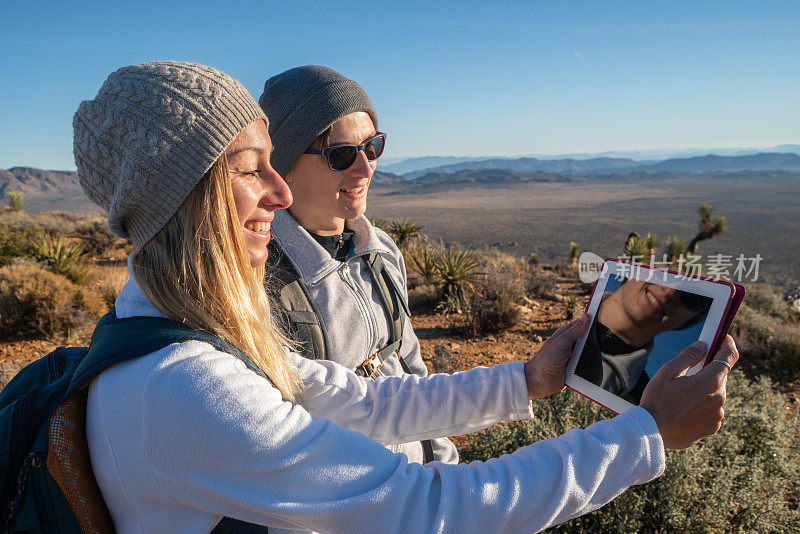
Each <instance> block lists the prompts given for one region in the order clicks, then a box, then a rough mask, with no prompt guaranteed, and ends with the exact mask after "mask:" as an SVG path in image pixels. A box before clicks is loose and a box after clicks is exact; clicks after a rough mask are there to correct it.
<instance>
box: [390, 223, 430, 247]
mask: <svg viewBox="0 0 800 534" xmlns="http://www.w3.org/2000/svg"><path fill="white" fill-rule="evenodd" d="M421 231H422V227H421V226H419V225H418V224H416V223H414V222H413V221H409V220H408V219H402V220H399V221H392V223H390V224H389V230H388V234H389V235H390V236H392V239H394V242H395V243H396V244H397V247H398V248H400V249H402V248H405V246H406V245H408V244H410V243H411V240H412V239H413V238H414V237H416V236H418V235H419V233H420V232H421Z"/></svg>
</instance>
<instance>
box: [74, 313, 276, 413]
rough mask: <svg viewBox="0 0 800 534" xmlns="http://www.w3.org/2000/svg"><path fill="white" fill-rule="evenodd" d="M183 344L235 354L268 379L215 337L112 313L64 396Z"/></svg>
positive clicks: (100, 325)
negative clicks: (206, 345)
mask: <svg viewBox="0 0 800 534" xmlns="http://www.w3.org/2000/svg"><path fill="white" fill-rule="evenodd" d="M184 341H204V342H206V343H209V344H210V345H212V346H213V347H214V348H216V349H217V350H220V351H222V352H227V353H229V354H233V355H234V356H236V357H237V358H239V359H240V360H242V361H243V362H244V363H245V365H247V367H248V368H250V369H251V370H253V371H255V372H256V373H258V374H259V375H261V376H264V377H265V375H264V372H263V371H261V369H259V368H258V367H257V366H256V365H255V364H254V363H253V362H252V360H250V358H249V357H248V356H247V355H246V354H244V353H243V352H242V351H240V350H239V349H237V348H236V347H234V346H233V345H231V344H230V343H227V342H225V341H223V340H222V339H220V338H218V337H217V336H215V335H213V334H210V333H208V332H204V331H202V330H195V329H193V328H191V327H189V326H187V325H184V324H181V323H178V322H175V321H171V320H169V319H165V318H162V317H128V318H125V319H117V317H116V315H115V314H114V312H113V311H111V312H109V313H108V314H106V315H105V316H104V317H103V318H102V319H101V320H100V322H99V323H98V324H97V327H95V330H94V333H93V334H92V340H91V342H90V344H89V351H88V352H87V354H86V356H85V357H84V358H83V360H81V362H80V364H78V367H77V368H76V369H75V373H74V374H73V376H72V380H71V381H70V384H69V387H68V388H67V391H66V393H65V395H64V397H65V398H66V397H67V396H69V395H70V394H72V393H74V392H75V391H77V390H79V389H81V388H83V387H84V386H86V385H87V384H88V383H89V382H91V380H92V379H93V378H94V377H96V376H97V375H99V374H100V373H102V372H103V371H105V370H106V369H108V368H110V367H112V366H114V365H116V364H118V363H122V362H125V361H128V360H132V359H134V358H138V357H139V356H144V355H145V354H150V353H151V352H155V351H157V350H160V349H162V348H164V347H166V346H168V345H171V344H173V343H182V342H184Z"/></svg>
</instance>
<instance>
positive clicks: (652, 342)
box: [575, 276, 713, 404]
mask: <svg viewBox="0 0 800 534" xmlns="http://www.w3.org/2000/svg"><path fill="white" fill-rule="evenodd" d="M712 301H713V299H712V298H710V297H706V296H703V295H698V294H696V293H689V292H687V291H682V290H680V289H676V288H673V287H667V286H664V285H659V284H655V283H651V282H644V281H640V280H636V279H633V278H629V277H623V276H611V277H610V278H609V280H608V283H607V284H606V286H605V288H604V291H603V295H602V297H601V300H600V303H599V305H598V309H597V312H596V314H595V316H594V320H593V322H592V327H591V329H590V331H589V335H588V337H587V339H586V343H585V344H584V347H583V351H582V352H581V356H580V359H579V360H578V365H577V367H576V368H575V374H576V375H577V376H579V377H581V378H583V379H584V380H587V381H588V382H591V383H593V384H595V385H597V386H600V387H601V388H603V389H604V390H606V391H609V392H611V393H613V394H615V395H618V396H620V397H622V398H623V399H625V400H627V401H628V402H631V403H633V404H639V400H640V399H641V396H642V391H644V387H645V386H646V385H647V382H648V381H649V380H650V377H652V376H653V375H654V374H655V373H656V371H658V369H659V368H661V366H662V365H663V364H664V363H666V362H667V361H669V360H671V359H672V358H674V357H675V355H676V354H678V353H679V352H681V351H682V350H683V349H685V348H686V347H688V346H689V345H691V344H692V343H694V342H695V341H697V340H698V339H700V332H701V331H702V330H703V326H704V325H705V321H706V318H707V317H708V312H709V310H710V308H711V303H712Z"/></svg>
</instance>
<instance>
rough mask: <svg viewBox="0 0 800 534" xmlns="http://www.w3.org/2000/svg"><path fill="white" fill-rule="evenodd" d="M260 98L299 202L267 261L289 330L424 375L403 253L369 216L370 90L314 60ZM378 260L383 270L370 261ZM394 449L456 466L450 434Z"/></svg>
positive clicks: (325, 346) (375, 144)
mask: <svg viewBox="0 0 800 534" xmlns="http://www.w3.org/2000/svg"><path fill="white" fill-rule="evenodd" d="M259 104H260V105H261V107H262V108H263V110H264V112H265V113H266V114H267V117H268V118H269V122H270V138H271V139H272V146H273V152H272V158H271V160H272V165H273V167H274V168H275V170H276V171H278V174H280V175H281V176H283V177H285V179H286V183H287V184H288V186H289V189H291V191H292V198H293V199H294V202H293V203H292V205H291V206H290V207H289V208H288V210H285V211H284V210H281V211H278V212H276V214H275V219H274V220H273V222H272V234H273V237H274V240H273V242H272V243H271V244H270V250H271V254H270V259H269V264H270V266H271V267H272V269H270V270H271V271H272V272H275V273H278V274H277V276H278V277H279V279H278V280H270V282H271V287H272V289H273V290H274V291H275V294H273V297H274V302H276V303H277V305H278V306H282V308H283V309H284V311H285V312H288V313H285V314H284V318H285V320H286V322H287V323H289V326H290V328H289V329H290V331H293V332H294V333H295V334H296V335H297V336H299V337H300V338H301V339H302V338H307V339H305V343H304V344H302V345H301V346H300V348H301V353H302V354H304V355H305V356H307V357H311V358H321V359H328V360H331V361H335V362H336V363H339V364H342V365H344V366H345V367H347V368H348V369H350V370H353V371H355V372H357V373H359V374H361V375H362V376H366V377H375V378H377V377H381V376H399V375H402V374H404V373H413V374H416V375H418V376H426V375H427V374H428V369H427V367H426V366H425V363H424V362H423V361H422V356H421V355H420V346H419V340H418V339H417V336H416V335H415V334H414V330H413V328H412V326H411V322H410V321H409V320H408V319H409V318H408V306H407V298H408V297H407V295H408V292H407V289H406V268H405V264H404V262H403V256H402V254H401V253H400V250H398V248H397V246H396V245H395V244H394V242H393V241H392V239H391V238H390V237H389V236H388V235H386V233H385V232H383V231H382V230H380V229H377V228H374V227H373V226H372V225H371V224H370V222H369V221H368V220H367V218H366V217H365V216H364V211H365V210H366V207H367V192H368V190H369V185H370V181H371V178H372V174H373V173H374V172H375V167H376V164H377V161H376V160H377V158H378V157H380V155H381V153H382V152H383V147H384V145H385V142H386V135H385V134H383V133H381V132H379V131H378V118H377V114H376V112H375V109H374V108H373V106H372V103H371V101H370V99H369V96H367V94H366V92H365V91H364V89H363V88H362V87H361V86H360V85H359V84H358V83H356V82H355V81H353V80H350V79H348V78H346V77H344V76H343V75H341V74H340V73H338V72H336V71H335V70H333V69H330V68H328V67H323V66H319V65H308V66H304V67H297V68H293V69H290V70H287V71H286V72H283V73H281V74H278V75H277V76H273V77H272V78H270V79H268V80H267V81H266V83H265V86H264V93H263V94H262V95H261V98H260V99H259ZM376 259H377V261H378V262H379V263H378V265H380V266H382V267H383V270H382V272H381V273H378V272H376V270H375V269H374V268H373V266H374V264H375V261H376ZM291 275H295V276H297V277H298V278H299V279H300V280H301V281H302V283H303V285H304V288H303V290H302V291H295V292H296V293H298V296H297V297H295V298H291V295H289V294H287V293H289V291H290V290H291V289H292V288H293V286H291V285H289V286H288V287H287V286H286V284H285V282H286V281H287V280H286V279H287V277H289V276H291ZM284 287H287V289H286V290H284ZM303 294H307V295H308V296H309V297H310V299H309V300H310V304H309V308H310V309H312V310H313V311H314V312H315V313H316V314H318V315H319V319H320V320H319V323H320V324H321V327H320V331H321V333H324V339H323V338H322V335H319V336H316V339H315V337H314V336H313V335H311V334H309V333H307V330H305V328H307V327H306V326H305V325H306V324H307V323H306V322H305V321H303V319H302V318H301V324H299V325H294V324H293V321H292V319H291V318H292V315H291V310H293V309H296V307H297V306H296V304H295V303H296V302H298V301H300V302H301V303H302V296H303ZM392 318H394V319H395V320H394V321H393V320H392ZM393 330H396V331H397V334H396V335H395V336H394V337H393V333H394V332H393ZM304 334H306V335H305V336H304ZM302 349H305V350H302ZM389 448H390V449H391V450H393V451H395V452H403V453H404V454H405V455H406V456H407V457H408V459H409V461H412V462H419V463H426V462H429V461H431V460H439V461H443V462H447V463H458V452H457V450H456V448H455V446H454V445H453V443H452V442H451V441H450V440H448V439H436V440H430V441H423V442H414V443H405V444H403V445H399V446H390V447H389Z"/></svg>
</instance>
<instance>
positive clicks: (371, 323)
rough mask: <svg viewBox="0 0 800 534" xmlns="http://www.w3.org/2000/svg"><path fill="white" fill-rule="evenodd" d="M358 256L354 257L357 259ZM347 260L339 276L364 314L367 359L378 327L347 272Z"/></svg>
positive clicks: (374, 341) (362, 296)
mask: <svg viewBox="0 0 800 534" xmlns="http://www.w3.org/2000/svg"><path fill="white" fill-rule="evenodd" d="M358 257H359V256H356V258H358ZM348 264H349V260H348V261H346V262H344V263H342V266H341V267H339V275H340V276H341V278H342V280H343V281H344V282H345V283H346V284H347V285H348V286H349V287H350V289H351V290H352V291H353V293H354V294H355V296H356V301H357V302H358V304H359V306H360V307H361V311H362V313H363V314H364V319H365V320H366V322H367V330H368V331H369V343H368V344H367V355H366V357H365V359H366V358H369V357H370V356H372V352H373V351H372V349H373V347H374V346H375V343H376V341H377V338H378V334H377V330H378V327H377V326H376V324H375V317H374V316H373V315H372V312H371V311H370V309H369V303H368V302H367V299H366V297H365V296H364V293H363V292H362V291H361V289H360V288H359V287H358V286H357V285H356V283H355V281H354V280H353V277H352V276H351V275H350V271H349V270H348Z"/></svg>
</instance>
